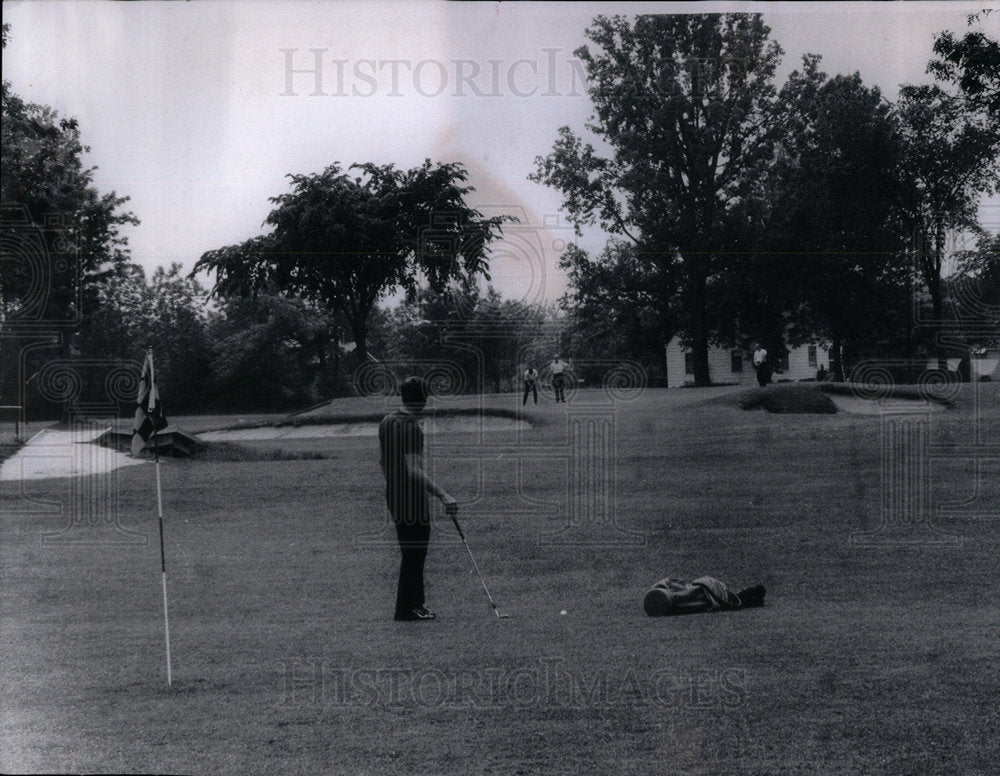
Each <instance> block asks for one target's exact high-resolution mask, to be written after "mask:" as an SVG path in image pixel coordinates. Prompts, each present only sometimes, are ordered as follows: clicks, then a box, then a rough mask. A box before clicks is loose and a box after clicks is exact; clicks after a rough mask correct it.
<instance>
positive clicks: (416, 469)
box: [406, 453, 448, 499]
mask: <svg viewBox="0 0 1000 776" xmlns="http://www.w3.org/2000/svg"><path fill="white" fill-rule="evenodd" d="M406 468H407V469H409V470H410V474H411V475H413V477H414V479H416V480H417V481H418V482H420V483H421V484H422V485H423V486H424V488H426V490H427V491H428V492H429V493H430V494H431V495H433V496H434V497H435V498H439V499H444V498H448V493H447V491H445V489H444V488H442V487H440V486H439V485H438V484H437V483H436V482H434V480H432V479H431V478H430V477H429V476H428V474H427V472H425V471H424V469H423V467H422V466H421V465H420V455H419V454H418V453H407V454H406Z"/></svg>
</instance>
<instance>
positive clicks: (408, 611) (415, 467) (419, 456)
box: [378, 377, 458, 621]
mask: <svg viewBox="0 0 1000 776" xmlns="http://www.w3.org/2000/svg"><path fill="white" fill-rule="evenodd" d="M427 396H428V388H427V383H426V382H425V381H424V380H423V379H422V378H420V377H408V378H406V380H404V381H403V384H402V385H401V386H400V397H401V398H402V400H403V406H402V407H401V408H400V409H398V410H396V411H395V412H392V413H390V414H389V415H386V416H385V417H384V418H383V419H382V422H381V423H380V424H379V427H378V441H379V449H380V452H381V457H380V459H379V463H380V464H381V466H382V475H383V476H384V477H385V502H386V505H387V506H388V507H389V514H391V515H392V522H393V524H394V525H395V526H396V538H397V539H398V540H399V552H400V555H401V556H402V557H401V559H400V563H399V582H398V584H397V587H396V614H395V619H396V620H402V621H406V620H411V621H420V620H433V619H435V617H436V615H435V614H434V613H433V612H430V611H428V609H427V608H426V607H425V606H424V561H425V560H426V559H427V547H428V544H429V543H430V538H431V510H430V498H429V496H430V495H434V496H436V497H437V498H439V499H440V500H441V503H442V504H444V506H445V511H446V512H447V513H448V514H449V515H455V514H458V504H457V503H456V502H455V499H453V498H452V497H451V496H449V495H448V493H446V492H445V490H444V489H443V488H441V487H440V486H438V485H436V484H435V483H434V481H433V480H431V478H430V477H429V476H428V475H427V473H426V472H425V471H424V468H423V453H424V433H423V431H422V430H421V428H420V420H419V415H420V413H421V412H422V411H423V409H424V406H425V405H426V404H427Z"/></svg>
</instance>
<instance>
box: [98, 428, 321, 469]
mask: <svg viewBox="0 0 1000 776" xmlns="http://www.w3.org/2000/svg"><path fill="white" fill-rule="evenodd" d="M96 443H97V444H99V445H101V446H102V447H110V448H111V449H113V450H117V451H118V452H120V453H131V451H132V448H131V442H130V440H129V438H128V437H127V436H124V435H116V434H108V435H107V436H104V437H101V438H100V439H98V440H97V442H96ZM142 457H143V458H149V459H152V457H153V454H152V453H151V452H149V451H148V450H144V451H143V452H142ZM160 457H161V458H170V459H172V460H174V459H176V460H178V461H194V462H197V463H223V462H238V463H249V462H252V461H318V460H322V459H326V458H334V457H335V456H332V455H328V454H325V453H320V452H314V451H308V450H301V451H297V450H284V449H282V448H278V447H271V448H257V447H249V446H247V445H240V444H236V443H234V442H220V441H215V442H199V443H198V444H197V446H196V447H195V448H194V450H193V452H192V453H191V455H190V456H180V455H178V456H173V455H171V456H165V455H163V454H162V453H161V455H160Z"/></svg>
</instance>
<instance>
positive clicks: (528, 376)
mask: <svg viewBox="0 0 1000 776" xmlns="http://www.w3.org/2000/svg"><path fill="white" fill-rule="evenodd" d="M529 391H530V392H531V394H532V396H533V397H534V400H535V404H538V370H537V369H535V368H534V367H533V366H531V365H530V364H529V365H528V368H527V369H525V370H524V398H523V399H521V406H522V407H523V406H524V405H525V404H527V403H528V392H529Z"/></svg>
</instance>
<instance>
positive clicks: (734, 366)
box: [729, 350, 743, 374]
mask: <svg viewBox="0 0 1000 776" xmlns="http://www.w3.org/2000/svg"><path fill="white" fill-rule="evenodd" d="M730 358H731V366H730V367H729V369H730V371H732V372H733V373H734V374H735V373H737V372H742V371H743V354H742V353H740V351H738V350H734V351H732V353H731V354H730Z"/></svg>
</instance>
